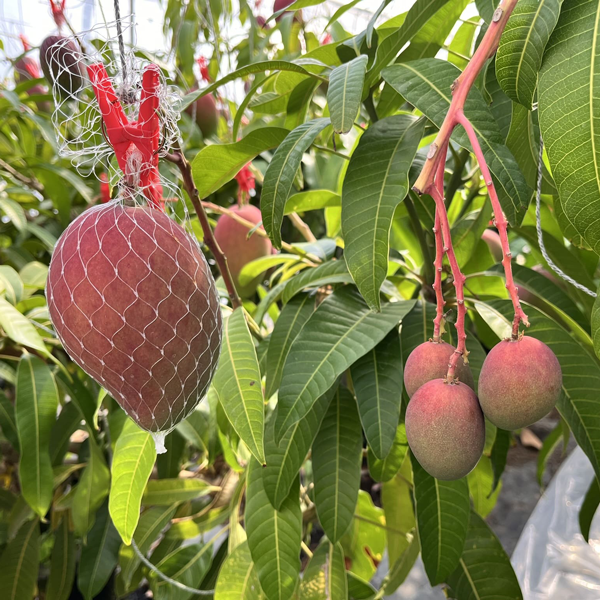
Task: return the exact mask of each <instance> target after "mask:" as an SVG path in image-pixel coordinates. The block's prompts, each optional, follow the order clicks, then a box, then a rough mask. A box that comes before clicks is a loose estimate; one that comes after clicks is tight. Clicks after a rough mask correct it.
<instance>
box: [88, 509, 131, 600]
mask: <svg viewBox="0 0 600 600" xmlns="http://www.w3.org/2000/svg"><path fill="white" fill-rule="evenodd" d="M120 546H121V538H120V537H119V533H118V532H117V530H116V529H115V526H114V525H113V522H112V519H111V518H110V514H109V512H108V504H107V503H104V504H103V505H102V507H101V508H100V509H99V510H98V512H97V513H96V521H95V522H94V526H93V527H92V529H91V530H90V532H89V534H88V536H87V543H86V544H84V546H83V548H82V549H81V558H80V559H79V570H78V575H77V587H78V588H79V591H80V592H81V593H82V594H83V597H84V598H85V600H92V599H93V598H94V596H96V595H97V594H98V592H99V591H100V590H102V588H103V587H104V586H105V585H106V582H107V581H108V580H109V578H110V576H111V574H112V572H113V571H114V569H115V567H116V566H117V562H118V560H119V547H120Z"/></svg>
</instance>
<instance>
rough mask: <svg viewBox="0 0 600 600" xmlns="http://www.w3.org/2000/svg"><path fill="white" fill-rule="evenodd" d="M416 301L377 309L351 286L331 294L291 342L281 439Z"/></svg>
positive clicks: (277, 426) (281, 397)
mask: <svg viewBox="0 0 600 600" xmlns="http://www.w3.org/2000/svg"><path fill="white" fill-rule="evenodd" d="M413 306H414V301H412V300H406V301H401V302H388V303H386V304H384V305H383V306H382V309H381V312H380V313H376V312H373V311H371V310H369V308H368V307H367V305H366V304H365V303H364V301H363V300H362V298H361V297H360V296H359V295H358V294H357V292H356V290H355V289H354V288H352V287H344V288H341V289H339V290H336V291H335V292H334V293H333V294H331V295H330V296H328V297H327V298H326V299H325V300H324V301H323V302H322V303H321V304H320V305H319V307H318V308H317V310H316V311H315V312H314V313H313V314H312V316H311V317H310V318H309V319H308V321H307V322H306V324H305V325H304V327H303V328H302V331H301V332H300V333H299V334H298V337H297V338H296V339H295V340H294V342H293V343H292V347H291V349H290V352H289V354H288V357H287V360H286V363H285V366H284V367H283V376H282V379H281V386H280V388H279V400H278V404H277V416H276V421H275V431H276V433H275V436H276V439H277V441H278V442H279V441H281V439H282V438H283V436H284V434H285V432H286V431H287V430H288V429H289V428H290V427H291V426H292V425H293V424H294V423H296V422H297V421H299V420H300V419H301V418H302V417H304V416H305V415H306V413H307V412H308V411H309V410H310V408H311V407H312V405H313V404H314V403H315V401H316V400H317V398H319V397H320V396H322V395H323V394H324V393H325V392H326V391H327V390H328V389H329V388H330V387H331V386H332V385H333V383H334V382H335V380H336V379H337V378H338V376H339V375H340V374H341V373H343V372H344V371H345V370H346V369H347V368H348V367H349V366H350V365H351V364H352V363H354V362H355V361H356V360H358V359H359V358H360V357H361V356H363V355H364V354H366V353H367V352H368V351H369V350H371V348H373V347H374V346H375V345H377V344H378V343H379V342H380V341H381V340H382V339H383V338H384V337H385V336H386V335H387V334H388V333H389V332H390V331H391V330H392V329H393V328H394V327H396V326H397V325H398V324H399V323H400V322H401V321H402V319H403V317H404V316H405V315H406V314H407V313H408V312H410V310H411V309H412V308H413ZM315 340H318V341H319V344H315Z"/></svg>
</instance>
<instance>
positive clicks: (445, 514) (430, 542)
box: [411, 457, 469, 585]
mask: <svg viewBox="0 0 600 600" xmlns="http://www.w3.org/2000/svg"><path fill="white" fill-rule="evenodd" d="M411 462H412V468H413V477H414V484H415V492H414V493H415V509H416V512H417V523H418V531H419V538H420V540H421V555H422V557H423V563H424V564H425V572H426V573H427V577H429V581H430V582H431V585H437V584H438V583H441V582H442V581H444V580H445V579H446V578H447V577H448V575H450V573H452V572H453V571H454V569H455V568H456V567H457V565H458V563H459V560H460V557H461V554H462V552H463V547H464V545H465V538H466V536H467V528H468V526H469V486H468V485H467V479H466V477H463V478H462V479H457V480H456V481H440V480H438V479H435V478H433V477H431V475H429V474H428V473H427V472H426V471H425V470H424V469H423V467H421V465H420V464H419V462H418V461H417V460H415V459H414V457H412V460H411Z"/></svg>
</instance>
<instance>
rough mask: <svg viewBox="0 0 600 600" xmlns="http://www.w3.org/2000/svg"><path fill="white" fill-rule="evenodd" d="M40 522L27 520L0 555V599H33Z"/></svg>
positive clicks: (38, 561) (36, 573)
mask: <svg viewBox="0 0 600 600" xmlns="http://www.w3.org/2000/svg"><path fill="white" fill-rule="evenodd" d="M39 538H40V524H39V521H38V520H37V519H32V520H31V521H26V522H25V523H24V524H23V525H22V526H21V527H20V528H19V531H18V533H17V535H16V536H15V537H14V539H12V540H11V541H10V542H9V543H8V544H7V545H6V546H5V548H4V550H3V551H2V554H1V555H0V589H1V590H2V598H3V600H24V599H25V598H27V599H29V598H33V597H34V590H35V586H36V583H37V576H38V569H39V563H40V556H39V552H40V551H39V547H40V545H39Z"/></svg>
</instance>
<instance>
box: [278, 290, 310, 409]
mask: <svg viewBox="0 0 600 600" xmlns="http://www.w3.org/2000/svg"><path fill="white" fill-rule="evenodd" d="M314 310H315V299H314V297H313V296H311V295H310V294H303V295H301V296H296V297H295V298H293V299H292V300H291V301H290V302H288V304H286V305H285V306H284V307H283V309H282V311H281V313H280V314H279V318H278V319H277V322H276V323H275V327H274V328H273V333H271V338H270V340H269V349H268V351H267V384H266V397H267V398H270V397H271V396H272V395H273V394H274V393H275V392H276V391H277V389H278V388H279V384H280V383H281V375H282V372H283V365H284V364H285V359H286V358H287V355H288V352H289V351H290V347H291V345H292V342H293V341H294V340H295V339H296V337H298V334H299V333H300V330H301V329H302V327H304V324H305V323H306V321H307V320H308V318H309V317H310V316H311V315H312V313H313V312H314Z"/></svg>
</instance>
